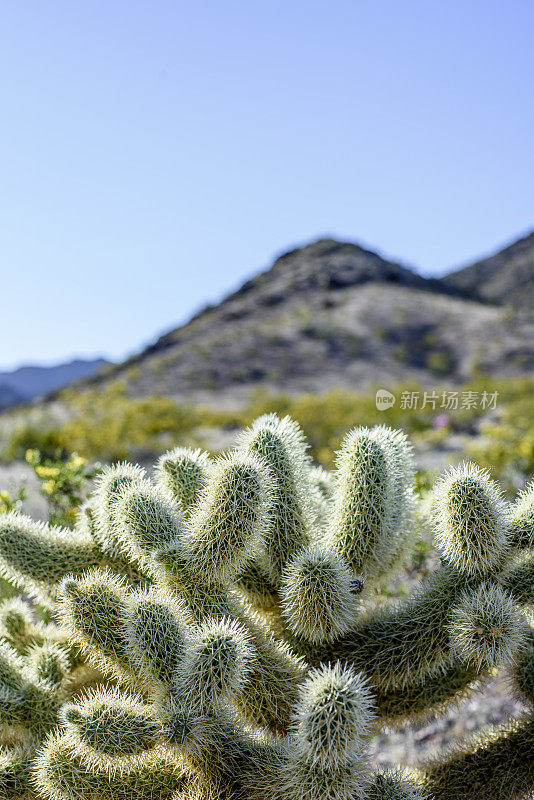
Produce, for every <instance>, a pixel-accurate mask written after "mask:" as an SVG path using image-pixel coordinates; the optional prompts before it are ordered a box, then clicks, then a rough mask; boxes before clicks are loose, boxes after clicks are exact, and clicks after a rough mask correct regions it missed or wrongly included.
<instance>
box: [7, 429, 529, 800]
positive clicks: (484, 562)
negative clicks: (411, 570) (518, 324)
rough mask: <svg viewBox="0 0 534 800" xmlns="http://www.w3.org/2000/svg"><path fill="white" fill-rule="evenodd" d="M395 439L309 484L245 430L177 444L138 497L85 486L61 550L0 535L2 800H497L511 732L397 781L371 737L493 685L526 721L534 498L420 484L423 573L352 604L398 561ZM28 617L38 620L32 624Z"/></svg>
mask: <svg viewBox="0 0 534 800" xmlns="http://www.w3.org/2000/svg"><path fill="white" fill-rule="evenodd" d="M413 486H414V466H413V456H412V450H411V446H410V444H409V442H408V441H407V439H406V437H405V436H404V435H403V434H402V433H400V432H398V431H392V430H390V429H388V428H385V427H383V426H381V427H376V428H372V429H368V428H357V429H354V430H352V431H350V432H349V433H348V434H347V436H346V437H345V439H344V440H343V442H342V445H341V449H340V451H339V453H338V456H337V461H336V465H335V468H334V470H333V471H332V472H330V473H329V472H327V471H325V470H324V469H322V468H318V467H316V466H314V465H313V464H312V462H311V460H310V458H309V456H308V453H307V444H306V442H305V439H304V436H303V434H302V432H301V430H300V428H299V427H298V425H297V424H296V423H295V422H293V421H292V420H291V419H289V418H284V419H279V418H278V417H277V416H276V415H275V414H267V415H264V416H263V417H260V418H259V419H258V420H256V422H255V423H254V424H253V425H252V426H251V427H250V428H249V429H248V430H246V431H244V432H243V433H242V434H241V435H240V436H239V437H238V439H237V442H236V446H235V448H234V449H233V450H231V451H229V452H228V453H226V454H224V455H222V456H220V457H218V458H216V459H212V458H211V457H210V456H209V455H208V454H207V453H201V452H200V451H198V450H192V449H188V448H177V449H175V450H172V451H170V452H169V453H166V454H165V455H164V456H162V457H161V459H160V460H159V462H158V463H157V465H156V466H155V469H154V471H153V478H152V479H151V478H149V477H148V476H147V474H146V473H145V472H144V471H143V470H141V469H139V468H137V467H135V466H133V465H130V464H124V463H123V464H118V465H116V466H114V467H109V468H107V469H105V470H104V471H103V473H102V475H101V476H100V478H99V480H98V482H97V485H96V488H95V490H94V492H93V494H92V495H91V496H90V497H89V499H88V501H87V502H86V503H85V504H84V506H82V508H81V509H80V511H79V513H78V516H77V519H76V525H75V529H74V530H66V529H63V528H61V527H58V526H54V527H49V526H46V525H43V524H41V523H37V522H33V521H32V520H31V519H29V518H27V517H24V516H21V515H20V514H19V513H17V512H15V511H12V512H10V513H7V514H4V515H2V516H1V517H0V575H1V576H2V577H4V578H5V579H7V580H8V581H9V582H10V583H11V584H12V585H13V586H14V587H16V589H17V590H18V592H19V596H16V597H13V598H10V599H9V600H5V601H4V602H3V604H2V605H1V606H0V745H1V751H0V789H1V793H0V794H1V796H2V797H7V798H19V800H30V799H31V798H42V799H43V800H134V798H135V799H136V800H149V799H150V800H164V799H167V800H219V799H220V800H280V798H282V797H283V798H285V799H286V800H422V799H423V798H427V799H428V800H431V798H435V800H437V799H438V798H450V799H451V800H486V798H487V800H490V798H491V800H519V799H520V798H527V797H530V796H531V794H532V791H533V790H534V768H533V766H532V762H533V760H532V745H533V737H534V716H533V712H532V710H531V711H527V712H526V713H525V715H524V716H523V717H522V718H521V719H517V720H514V721H512V722H510V723H509V724H508V725H507V726H504V727H502V728H496V729H494V730H492V731H491V732H490V733H488V734H487V735H485V736H483V737H480V738H479V739H478V740H476V741H472V742H468V743H466V744H465V746H463V747H462V748H459V749H457V750H455V751H453V752H451V753H447V754H445V755H444V756H442V757H441V758H440V759H439V760H435V761H432V762H431V763H429V764H427V765H426V766H424V765H423V767H422V768H420V769H419V770H418V771H411V772H410V773H409V774H408V773H407V772H403V771H402V770H401V769H397V770H387V771H380V770H376V769H375V768H374V767H373V765H372V762H371V759H370V755H369V753H370V747H369V744H370V739H371V737H372V736H373V735H374V734H375V733H376V732H377V731H378V730H379V729H380V727H383V726H386V725H395V724H401V723H405V722H406V721H410V720H416V719H421V718H424V717H425V716H428V715H430V714H434V713H436V712H438V711H439V710H441V709H442V708H444V707H445V706H446V705H447V704H454V703H455V702H457V701H458V700H459V699H460V698H463V697H465V696H466V694H468V693H469V692H470V691H472V690H473V689H474V688H476V686H477V685H478V682H479V681H480V680H481V679H484V677H486V676H487V675H488V674H489V673H490V672H491V671H492V670H493V669H495V668H496V667H499V666H506V668H507V669H508V672H509V675H510V680H511V682H512V683H513V690H514V691H515V692H516V693H517V694H518V695H520V696H521V697H522V698H523V700H524V702H525V704H526V705H527V708H530V709H532V708H533V703H534V690H533V685H534V646H533V642H534V630H533V629H532V628H531V627H530V625H529V607H530V606H531V605H532V602H533V591H532V576H533V562H532V553H531V549H532V541H533V538H534V537H533V530H532V525H533V520H534V512H533V502H534V492H533V491H532V488H530V489H527V490H526V491H525V492H524V493H523V494H522V495H521V496H520V497H519V498H518V500H517V502H516V504H515V505H512V506H510V505H509V504H507V503H506V502H505V501H504V499H503V497H502V495H501V493H500V490H499V488H498V486H497V485H496V484H495V483H493V482H492V481H491V479H490V478H489V476H488V474H487V473H486V472H485V471H483V470H480V469H478V468H477V467H476V466H475V465H472V464H465V465H461V466H460V467H458V468H456V469H454V470H450V471H449V472H447V473H446V474H445V475H443V476H442V477H441V478H440V479H439V480H438V482H437V484H436V487H435V490H434V494H433V499H432V504H431V510H430V514H429V522H430V524H432V525H433V526H434V529H435V543H436V547H437V548H438V550H439V553H440V556H441V562H440V564H439V566H438V567H437V568H436V569H435V570H434V572H433V573H431V574H430V575H428V577H427V578H426V579H425V580H424V581H423V582H422V583H421V585H419V586H418V587H417V589H416V590H415V591H414V593H413V594H412V595H411V596H408V597H406V598H405V599H403V600H401V601H398V602H396V603H395V604H391V605H388V606H383V607H380V606H378V607H377V605H376V603H375V602H374V601H373V597H374V594H373V589H374V587H376V586H377V585H378V584H379V582H380V581H382V580H383V579H384V576H387V575H390V574H393V573H394V571H395V570H396V569H397V568H398V567H399V566H400V565H401V564H402V562H403V559H404V558H405V556H406V554H407V553H408V552H409V551H410V549H411V547H412V546H413V542H414V538H415V532H416V530H417V523H416V520H415V515H416V512H417V503H418V501H417V499H416V496H415V494H414V492H413ZM39 607H46V608H47V609H49V610H50V611H51V615H52V616H51V620H52V621H50V622H48V623H47V624H44V622H43V621H42V619H41V618H40V617H39V615H38V614H37V613H36V612H37V610H38V609H39Z"/></svg>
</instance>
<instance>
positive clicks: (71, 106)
mask: <svg viewBox="0 0 534 800" xmlns="http://www.w3.org/2000/svg"><path fill="white" fill-rule="evenodd" d="M533 29H534V5H532V4H531V3H529V2H527V0H511V2H510V3H508V4H506V6H504V5H503V4H502V3H499V2H497V0H494V1H491V0H490V1H489V2H483V0H471V1H470V2H469V3H465V2H463V0H462V2H461V1H460V0H453V2H451V3H449V4H446V5H442V4H429V3H425V2H424V1H423V0H406V2H405V3H402V4H399V3H397V2H395V0H384V2H383V3H380V4H377V3H374V2H371V0H357V1H356V2H354V0H332V2H331V3H330V4H328V6H326V4H324V3H319V2H313V0H312V2H304V0H293V2H292V3H287V2H282V0H273V1H272V2H271V3H269V4H268V5H265V6H264V5H261V4H260V5H258V4H256V5H253V6H251V5H250V4H249V3H246V2H245V0H228V2H227V3H225V4H224V6H222V5H221V4H220V3H217V2H214V0H206V2H205V3H203V4H201V5H198V4H188V3H180V2H179V3H175V2H171V0H154V3H152V4H150V6H149V7H148V6H147V5H146V4H145V3H142V2H139V0H133V1H132V2H126V1H125V0H117V2H116V3H113V4H111V5H110V4H109V3H105V2H103V0H95V2H93V3H91V4H85V3H76V4H72V3H69V2H67V0H50V2H49V3H47V4H45V5H43V4H42V3H39V2H37V0H28V2H27V3H24V4H23V5H21V4H20V3H15V2H12V0H8V2H7V3H5V4H2V7H1V8H0V43H1V49H0V63H1V65H2V70H1V74H0V98H1V102H2V105H1V107H2V113H3V117H4V124H3V125H2V126H0V148H1V150H0V152H1V153H2V177H3V181H2V188H3V191H2V194H1V195H0V220H1V223H0V224H1V226H2V245H3V247H2V251H1V255H0V259H1V261H0V264H1V268H2V284H1V286H2V293H3V297H4V298H6V300H5V302H4V307H3V311H2V320H3V326H4V327H3V331H2V333H3V335H2V338H1V341H2V347H1V348H0V369H1V370H8V369H13V368H16V367H17V366H20V365H22V364H36V365H41V364H44V365H48V364H52V363H53V364H59V363H64V362H65V361H68V360H71V358H73V357H82V358H93V357H101V356H104V357H106V358H108V359H111V360H114V361H117V360H122V359H123V358H124V357H126V356H127V355H130V354H132V353H135V352H138V351H139V350H141V349H142V348H143V347H144V346H145V345H146V344H148V343H150V342H153V341H154V340H155V339H157V337H158V336H159V335H161V334H162V333H164V332H165V331H168V330H169V329H172V328H173V327H176V326H177V325H180V324H182V323H184V322H186V321H187V320H188V319H189V318H190V317H191V316H192V315H193V314H194V313H196V312H197V311H198V310H199V309H200V308H202V307H203V306H204V305H206V304H210V303H216V302H218V301H219V300H220V299H221V298H222V297H224V296H225V295H226V294H227V293H229V292H230V291H232V290H233V289H236V288H237V287H238V286H239V285H240V284H241V283H243V281H245V280H246V279H247V278H249V277H251V276H252V275H255V274H257V273H258V272H259V271H261V270H263V269H265V268H267V267H268V266H269V265H270V264H271V263H272V260H273V259H274V258H275V257H276V256H277V255H279V254H280V253H282V252H284V251H287V250H290V249H292V248H293V247H295V246H298V245H300V244H304V243H307V242H309V241H312V240H315V239H318V238H321V237H323V236H333V237H335V238H338V239H344V240H349V241H355V242H358V243H361V244H362V245H363V246H365V247H368V248H369V249H371V250H377V251H378V252H379V253H380V254H381V255H383V256H385V257H387V258H390V259H392V260H396V261H400V262H401V263H402V264H405V265H407V266H410V267H412V268H414V269H416V270H417V271H419V272H421V273H422V274H424V275H440V274H443V272H444V271H446V270H451V269H455V268H459V267H461V266H464V265H465V264H467V263H469V262H471V261H474V260H476V259H478V258H481V257H484V256H486V255H488V254H490V253H492V252H495V251H496V250H499V249H500V248H502V247H504V246H506V245H507V244H509V243H510V242H511V241H514V240H515V239H517V238H520V237H521V236H522V235H524V234H525V233H528V232H529V231H530V230H532V228H533V227H534V195H533V193H532V178H533V172H534V170H533V166H534V163H533V155H532V133H531V132H532V127H533V122H534V111H533V109H532V104H530V103H529V101H528V97H529V96H530V94H531V88H532V87H531V76H532V74H534V50H533V48H532V46H531V41H530V40H531V32H532V30H533Z"/></svg>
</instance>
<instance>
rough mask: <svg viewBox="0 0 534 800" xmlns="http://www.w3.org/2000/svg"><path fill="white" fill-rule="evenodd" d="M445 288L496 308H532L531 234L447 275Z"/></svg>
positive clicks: (533, 238)
mask: <svg viewBox="0 0 534 800" xmlns="http://www.w3.org/2000/svg"><path fill="white" fill-rule="evenodd" d="M443 282H444V284H445V285H447V286H449V287H453V288H456V289H459V290H460V291H463V292H470V293H471V294H472V295H474V296H475V297H477V298H479V299H481V300H484V301H486V302H490V303H498V304H499V305H503V304H507V305H512V306H516V307H523V308H525V307H526V308H528V307H532V306H533V305H534V231H531V232H530V233H528V234H527V235H526V236H523V237H522V238H521V239H518V240H517V241H515V242H513V243H512V244H510V245H507V246H506V247H504V248H503V249H502V250H499V251H498V252H497V253H494V254H493V255H491V256H489V257H487V258H483V259H480V260H478V261H475V262H474V263H473V264H469V265H468V266H467V267H463V268H461V269H459V270H456V271H454V272H452V273H450V274H449V275H447V276H446V277H445V278H444V279H443Z"/></svg>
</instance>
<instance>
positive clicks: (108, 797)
mask: <svg viewBox="0 0 534 800" xmlns="http://www.w3.org/2000/svg"><path fill="white" fill-rule="evenodd" d="M188 778H189V773H188V771H187V770H185V769H184V767H183V765H181V764H180V763H179V762H177V761H176V759H175V758H173V756H172V755H171V754H169V752H168V751H166V750H165V749H163V748H154V749H152V750H150V751H146V752H143V753H142V754H141V755H139V756H133V757H132V758H131V759H130V760H129V763H124V762H122V763H121V764H120V769H119V768H118V767H117V768H116V769H114V768H113V764H112V765H111V766H110V767H108V768H104V767H99V766H98V765H96V764H94V763H92V761H91V758H90V753H86V752H84V750H83V748H82V747H80V745H79V743H78V742H77V741H76V738H75V737H73V736H72V735H71V734H70V733H69V732H68V731H67V732H64V731H60V732H57V733H53V734H51V735H50V736H49V738H48V740H47V741H46V742H45V744H44V746H43V747H42V748H41V750H40V752H39V754H38V757H37V759H36V762H35V769H34V783H35V786H36V788H37V790H38V792H39V793H40V795H41V796H42V797H45V798H50V800H78V798H90V797H95V798H98V800H138V799H139V798H144V797H149V798H151V800H171V798H173V796H175V795H176V794H177V793H178V792H179V791H181V790H182V789H185V788H187V783H188Z"/></svg>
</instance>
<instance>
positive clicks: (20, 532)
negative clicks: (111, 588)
mask: <svg viewBox="0 0 534 800" xmlns="http://www.w3.org/2000/svg"><path fill="white" fill-rule="evenodd" d="M101 561H102V555H101V553H100V551H99V549H98V548H97V547H96V545H95V543H94V542H93V540H92V539H91V538H90V537H89V536H82V535H81V534H79V533H78V534H75V533H73V531H71V530H67V529H66V528H60V527H59V526H50V525H46V524H45V523H42V522H34V520H32V519H30V517H25V516H23V515H22V514H17V513H15V512H10V513H8V514H3V515H2V516H1V517H0V576H1V577H3V578H5V579H6V580H7V581H9V582H11V583H13V584H14V585H15V586H17V587H18V588H19V589H21V590H22V591H25V592H30V593H33V594H34V595H36V596H37V597H38V598H39V600H40V601H41V602H43V603H45V604H46V605H50V603H51V600H52V599H53V597H54V592H55V587H56V585H57V584H58V583H59V582H60V581H61V580H62V578H64V577H65V575H70V574H79V573H81V572H83V571H84V570H86V569H88V568H89V567H91V566H95V565H97V564H100V563H101Z"/></svg>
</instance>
